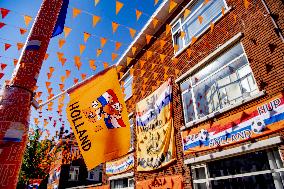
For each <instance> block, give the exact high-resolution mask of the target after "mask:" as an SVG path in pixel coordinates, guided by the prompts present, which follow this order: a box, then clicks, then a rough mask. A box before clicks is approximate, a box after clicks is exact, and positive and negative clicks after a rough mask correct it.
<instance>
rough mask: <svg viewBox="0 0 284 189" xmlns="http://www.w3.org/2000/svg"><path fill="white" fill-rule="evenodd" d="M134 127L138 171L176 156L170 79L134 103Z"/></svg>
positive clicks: (169, 161)
mask: <svg viewBox="0 0 284 189" xmlns="http://www.w3.org/2000/svg"><path fill="white" fill-rule="evenodd" d="M136 131H137V146H136V149H137V171H152V170H155V169H158V168H161V167H163V166H165V165H167V164H169V163H171V162H172V161H173V160H175V158H176V149H175V139H174V127H173V117H172V84H171V80H169V81H167V82H165V83H164V84H163V85H162V86H160V87H159V88H158V89H157V90H156V91H154V92H153V93H152V94H151V95H149V96H148V97H146V98H145V99H144V100H142V101H140V102H139V103H138V104H137V105H136Z"/></svg>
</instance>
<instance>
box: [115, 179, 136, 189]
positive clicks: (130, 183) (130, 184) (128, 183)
mask: <svg viewBox="0 0 284 189" xmlns="http://www.w3.org/2000/svg"><path fill="white" fill-rule="evenodd" d="M110 188H111V189H116V188H122V189H123V188H125V189H126V188H134V180H133V178H122V179H117V180H111V182H110Z"/></svg>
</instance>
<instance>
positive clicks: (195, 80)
mask: <svg viewBox="0 0 284 189" xmlns="http://www.w3.org/2000/svg"><path fill="white" fill-rule="evenodd" d="M180 86H181V91H182V101H183V110H184V116H185V122H186V123H189V122H192V121H194V120H196V119H200V118H202V117H204V116H207V115H209V114H211V113H214V112H216V111H219V110H221V109H223V108H225V107H227V106H230V105H233V104H235V103H237V102H239V101H241V100H243V99H245V98H248V97H251V96H252V95H255V94H256V93H257V92H258V87H257V85H256V82H255V79H254V77H253V74H252V70H251V68H250V66H249V63H248V60H247V57H246V55H245V53H244V50H243V48H242V45H241V44H237V45H235V46H234V47H232V48H230V49H229V50H227V51H226V52H224V53H223V54H221V55H220V56H219V57H218V58H216V59H215V60H213V61H211V62H210V63H209V64H208V65H207V66H205V67H204V68H202V69H201V70H200V71H198V72H197V73H195V74H194V75H192V76H191V77H190V78H188V79H187V80H185V81H184V82H183V83H181V85H180Z"/></svg>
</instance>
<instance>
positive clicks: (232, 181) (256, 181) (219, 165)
mask: <svg viewBox="0 0 284 189" xmlns="http://www.w3.org/2000/svg"><path fill="white" fill-rule="evenodd" d="M191 170H192V179H193V186H194V189H219V188H222V189H239V188H241V189H251V188H255V189H275V188H276V189H278V188H279V186H280V188H282V186H283V172H282V171H283V162H282V161H281V158H280V155H279V152H278V151H277V149H273V150H272V149H271V150H267V151H258V152H252V153H249V154H243V155H240V156H236V157H230V158H226V159H222V160H217V161H211V162H208V163H206V164H200V165H193V166H191ZM277 186H278V187H277Z"/></svg>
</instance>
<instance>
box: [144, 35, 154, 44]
mask: <svg viewBox="0 0 284 189" xmlns="http://www.w3.org/2000/svg"><path fill="white" fill-rule="evenodd" d="M152 37H153V36H151V35H148V34H146V42H147V44H149V43H150V41H151V39H152Z"/></svg>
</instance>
